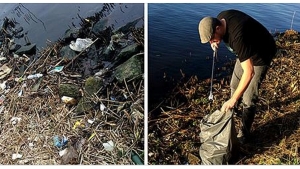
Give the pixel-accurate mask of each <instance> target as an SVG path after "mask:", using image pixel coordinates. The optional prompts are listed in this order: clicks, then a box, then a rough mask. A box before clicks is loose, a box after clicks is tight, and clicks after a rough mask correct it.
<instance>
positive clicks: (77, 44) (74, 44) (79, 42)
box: [69, 38, 93, 52]
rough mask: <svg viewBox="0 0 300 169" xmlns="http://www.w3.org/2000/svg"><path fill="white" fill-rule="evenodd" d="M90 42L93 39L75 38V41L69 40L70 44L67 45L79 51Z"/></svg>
mask: <svg viewBox="0 0 300 169" xmlns="http://www.w3.org/2000/svg"><path fill="white" fill-rule="evenodd" d="M92 43H93V41H92V40H91V39H89V38H86V39H81V38H77V39H76V42H74V41H71V44H70V45H69V46H70V48H71V49H72V50H75V51H77V52H81V51H83V50H85V49H86V48H87V47H89V46H90V45H91V44H92Z"/></svg>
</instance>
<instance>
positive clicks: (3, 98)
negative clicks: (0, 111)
mask: <svg viewBox="0 0 300 169" xmlns="http://www.w3.org/2000/svg"><path fill="white" fill-rule="evenodd" d="M5 98H6V97H5V95H1V97H0V104H2V103H3V102H4V100H5Z"/></svg>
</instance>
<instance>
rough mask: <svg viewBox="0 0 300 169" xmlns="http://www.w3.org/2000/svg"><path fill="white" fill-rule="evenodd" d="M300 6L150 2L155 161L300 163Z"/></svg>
mask: <svg viewBox="0 0 300 169" xmlns="http://www.w3.org/2000/svg"><path fill="white" fill-rule="evenodd" d="M299 8H300V4H296V3H295V4H291V3H265V4H263V3H260V4H258V3H250V4H242V3H222V4H218V3H211V4H209V3H169V4H168V3H165V4H163V3H149V4H148V165H228V164H230V165H232V164H234V165H250V164H251V165H253V164H258V165H274V164H284V165H299V164H300V154H299V146H300V141H299V140H300V139H299V136H300V130H299V127H300V97H299V96H300V87H299V79H300V66H299V63H300V43H299V41H300V35H299V33H298V31H299V29H300V13H299V11H297V10H298V9H299Z"/></svg>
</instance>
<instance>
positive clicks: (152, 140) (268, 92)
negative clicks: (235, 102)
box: [148, 30, 300, 164]
mask: <svg viewBox="0 0 300 169" xmlns="http://www.w3.org/2000/svg"><path fill="white" fill-rule="evenodd" d="M299 40H300V35H299V33H298V32H296V31H294V30H287V31H286V32H283V33H278V34H277V35H276V44H277V47H278V49H279V51H278V53H277V55H276V57H275V59H274V61H273V63H272V64H271V67H270V69H269V72H268V74H267V76H266V79H265V80H264V82H263V84H262V87H261V91H260V93H261V98H260V101H259V103H258V112H257V114H256V118H255V121H254V124H253V128H252V131H253V136H252V138H253V139H252V140H251V142H250V143H249V144H246V145H244V146H243V147H242V148H241V155H240V159H239V161H238V162H237V163H236V164H299V160H300V156H299V153H298V150H299V149H298V145H299V144H300V142H299V134H300V130H299V126H300V123H299V117H300V116H299V115H300V114H299V108H300V98H299V94H300V88H299V85H298V83H299V79H300V73H299V72H300V67H299V64H298V63H299V62H300V54H299V53H300V44H299V43H298V42H299ZM230 65H231V64H230V63H229V65H228V69H230ZM228 69H227V70H228ZM229 80H230V76H228V77H224V78H222V79H214V86H213V95H214V101H213V102H209V100H208V95H209V92H208V91H209V87H210V80H209V79H208V80H204V81H199V80H198V79H197V77H195V76H193V77H190V78H188V80H186V81H181V82H180V83H178V85H177V86H176V87H175V88H174V90H173V92H172V93H171V94H170V95H169V97H168V98H167V99H165V100H164V101H162V102H161V104H160V105H159V106H157V108H156V109H155V111H156V113H149V115H148V116H149V117H148V119H149V124H148V126H149V127H148V130H149V131H148V152H149V154H148V159H149V164H200V163H201V158H200V156H199V147H200V138H199V134H200V132H201V131H200V126H199V124H200V120H201V119H202V118H203V116H204V115H206V114H207V113H210V112H214V111H215V110H217V109H220V108H221V107H220V106H221V105H222V103H223V102H224V101H226V100H227V99H228V98H229V96H230V87H229ZM153 112H154V110H153ZM235 122H236V128H238V127H239V126H240V118H239V117H238V116H236V117H235Z"/></svg>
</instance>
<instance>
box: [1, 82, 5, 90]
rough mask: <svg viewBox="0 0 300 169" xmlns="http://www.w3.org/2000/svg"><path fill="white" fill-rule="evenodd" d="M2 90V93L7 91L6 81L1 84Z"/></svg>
mask: <svg viewBox="0 0 300 169" xmlns="http://www.w3.org/2000/svg"><path fill="white" fill-rule="evenodd" d="M0 89H1V91H2V90H5V89H6V81H4V82H2V83H1V84H0Z"/></svg>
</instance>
